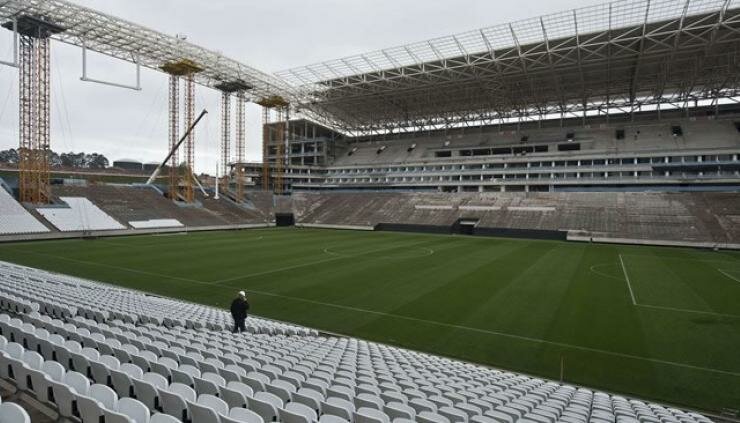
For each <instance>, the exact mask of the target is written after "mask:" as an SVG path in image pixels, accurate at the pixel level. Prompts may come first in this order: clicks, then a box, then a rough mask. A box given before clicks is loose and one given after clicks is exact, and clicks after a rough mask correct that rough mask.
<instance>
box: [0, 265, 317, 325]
mask: <svg viewBox="0 0 740 423" xmlns="http://www.w3.org/2000/svg"><path fill="white" fill-rule="evenodd" d="M59 279H62V280H63V282H60V281H59ZM0 290H4V291H5V292H7V293H8V294H13V295H16V296H21V297H23V298H26V299H29V300H33V301H35V302H38V303H39V304H40V305H41V306H42V307H43V308H44V313H48V314H52V315H54V316H60V317H64V318H66V317H69V316H71V315H75V314H78V313H79V314H82V315H84V316H89V317H93V318H95V319H96V320H98V321H106V320H108V319H121V320H125V321H129V322H132V323H135V322H142V323H154V324H164V325H166V326H168V327H173V326H187V327H193V328H207V329H209V330H218V331H224V330H229V329H230V328H231V325H232V321H231V316H230V314H229V313H228V312H226V311H224V310H219V309H215V308H211V307H205V306H202V305H197V304H192V303H186V302H182V301H176V300H170V299H167V298H161V297H154V296H150V295H144V294H142V293H138V292H134V291H130V290H123V289H119V288H113V287H110V286H106V285H102V284H99V283H91V282H89V281H85V280H82V279H77V278H70V277H67V276H62V275H55V274H52V273H49V272H43V271H39V270H37V269H32V268H27V267H23V266H17V265H12V264H9V263H3V262H0ZM247 331H248V332H250V333H272V334H289V335H301V336H316V335H317V334H318V332H317V331H315V330H311V329H308V328H303V327H299V326H296V325H290V324H285V323H280V322H275V321H270V320H267V319H262V318H257V317H252V318H250V319H249V320H248V321H247Z"/></svg>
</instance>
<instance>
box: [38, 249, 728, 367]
mask: <svg viewBox="0 0 740 423" xmlns="http://www.w3.org/2000/svg"><path fill="white" fill-rule="evenodd" d="M28 253H31V254H39V255H45V256H50V257H57V258H60V259H63V260H70V261H78V262H81V263H86V264H95V265H97V266H102V267H110V268H114V269H120V270H124V271H129V272H134V273H143V274H150V275H153V276H161V277H164V278H169V279H179V280H182V281H184V282H191V283H196V284H200V285H209V286H213V285H214V284H213V283H212V282H204V281H199V280H195V279H187V278H178V277H173V276H167V275H159V274H156V273H149V272H143V271H140V270H136V269H129V268H127V267H121V266H111V265H107V264H102V263H92V262H86V261H84V260H76V259H68V258H66V257H58V256H55V255H53V254H44V253H38V252H30V251H29V252H28ZM83 279H84V278H83ZM216 287H217V288H221V289H229V290H230V289H231V287H225V286H219V285H216ZM245 291H247V292H252V293H254V294H258V295H265V296H271V297H277V298H285V299H290V300H294V301H301V302H306V303H310V304H317V305H323V306H327V307H334V308H339V309H343V310H349V311H354V312H359V313H367V314H375V315H379V316H384V317H391V318H396V319H403V320H410V321H415V322H420V323H427V324H431V325H436V326H444V327H449V328H453V329H460V330H466V331H470V332H479V333H485V334H489V335H495V336H501V337H505V338H512V339H518V340H522V341H528V342H533V343H538V344H547V345H555V346H559V347H565V348H571V349H577V350H583V351H589V352H594V353H599V354H605V355H612V356H616V357H623V358H629V359H634V360H643V361H648V362H653V363H659V364H664V365H668V366H676V367H684V368H687V369H693V370H701V371H705V372H711V373H719V374H724V375H729V376H737V377H740V373H737V372H730V371H726V370H717V369H710V368H707V367H701V366H694V365H691V364H685V363H677V362H673V361H666V360H659V359H655V358H647V357H640V356H637V355H632V354H624V353H618V352H614V351H607V350H601V349H598V348H590V347H584V346H580V345H573V344H567V343H564V342H555V341H547V340H544V339H538V338H532V337H528V336H522V335H514V334H510V333H505V332H499V331H493V330H486V329H479V328H472V327H469V326H462V325H454V324H451V323H444V322H436V321H434V320H426V319H419V318H417V317H409V316H402V315H400V314H391V313H385V312H382V311H375V310H367V309H363V308H358V307H350V306H344V305H340V304H332V303H325V302H322V301H315V300H309V299H306V298H299V297H292V296H288V295H280V294H274V293H271V292H265V291H257V290H253V289H246V290H245ZM139 292H144V291H139ZM644 307H652V306H644Z"/></svg>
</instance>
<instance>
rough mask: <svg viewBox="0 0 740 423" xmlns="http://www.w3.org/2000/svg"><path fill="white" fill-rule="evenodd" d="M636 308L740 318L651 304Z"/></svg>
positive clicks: (738, 316)
mask: <svg viewBox="0 0 740 423" xmlns="http://www.w3.org/2000/svg"><path fill="white" fill-rule="evenodd" d="M636 307H645V308H654V309H656V310H668V311H678V312H681V313H694V314H706V315H710V316H719V317H730V318H735V319H738V318H740V314H725V313H717V312H714V311H700V310H690V309H687V308H675V307H665V306H657V305H650V304H636Z"/></svg>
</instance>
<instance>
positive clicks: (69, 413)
mask: <svg viewBox="0 0 740 423" xmlns="http://www.w3.org/2000/svg"><path fill="white" fill-rule="evenodd" d="M50 385H51V389H52V392H53V397H54V404H55V405H56V407H57V410H58V411H59V415H60V416H62V417H67V418H72V417H74V413H73V410H74V404H75V403H76V401H77V395H87V392H88V391H89V390H90V381H89V380H88V379H87V378H86V377H85V376H84V375H82V374H80V373H77V372H74V371H70V372H67V373H66V374H65V375H64V380H63V381H61V382H55V381H50Z"/></svg>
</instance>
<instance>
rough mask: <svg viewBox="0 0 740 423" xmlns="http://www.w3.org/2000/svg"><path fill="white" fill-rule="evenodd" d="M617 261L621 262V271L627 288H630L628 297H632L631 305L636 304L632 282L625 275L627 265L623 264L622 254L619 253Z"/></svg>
mask: <svg viewBox="0 0 740 423" xmlns="http://www.w3.org/2000/svg"><path fill="white" fill-rule="evenodd" d="M619 263H621V264H622V273H624V280H625V281H627V288H628V289H629V290H630V297H631V298H632V305H637V300H636V299H635V292H634V291H632V284H631V283H630V277H629V275H627V267H626V266H625V265H624V259H622V255H621V254H619Z"/></svg>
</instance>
